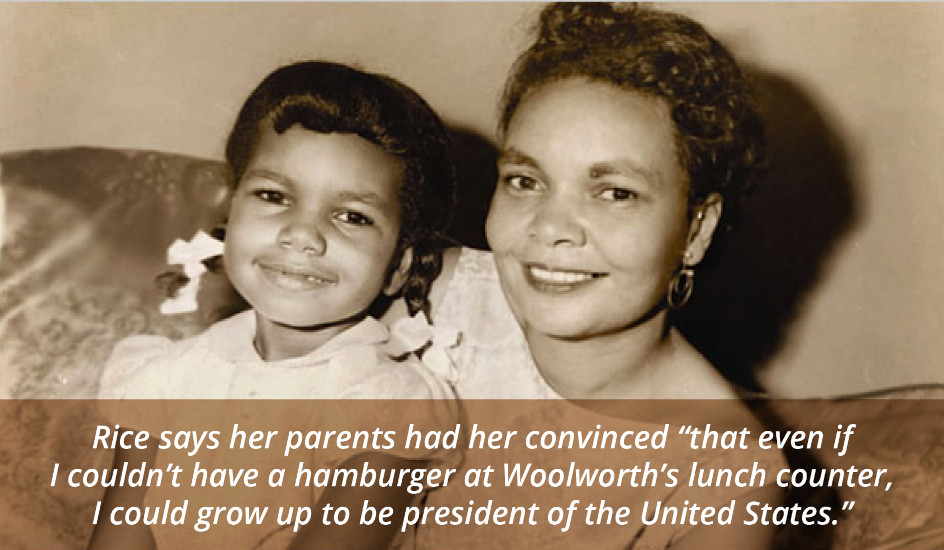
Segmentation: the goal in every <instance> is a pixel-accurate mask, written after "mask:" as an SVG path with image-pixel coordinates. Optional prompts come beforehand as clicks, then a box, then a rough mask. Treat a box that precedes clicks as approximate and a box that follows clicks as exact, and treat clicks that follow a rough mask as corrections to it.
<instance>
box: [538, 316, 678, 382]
mask: <svg viewBox="0 0 944 550" xmlns="http://www.w3.org/2000/svg"><path fill="white" fill-rule="evenodd" d="M525 333H526V336H527V339H528V345H529V347H530V348H531V355H532V356H533V357H534V361H535V364H536V365H537V367H538V370H539V371H540V372H541V374H542V376H543V377H544V379H545V380H546V381H547V383H548V384H549V385H550V386H551V387H552V388H553V389H554V390H555V391H556V392H557V393H558V394H559V395H561V396H562V397H564V398H567V399H625V398H643V397H653V396H654V394H656V393H657V390H658V388H654V387H653V386H654V385H655V384H656V380H657V379H658V378H659V376H658V375H659V374H660V371H664V366H665V365H667V364H669V363H671V357H672V356H673V355H674V348H675V346H674V342H675V338H674V337H673V334H674V333H673V331H670V330H668V329H667V326H666V319H665V315H664V314H660V315H657V316H655V317H654V318H652V319H651V320H649V321H648V322H646V323H643V324H642V325H639V326H635V327H632V328H629V329H625V330H623V331H619V332H615V333H611V334H606V335H600V336H595V337H592V338H587V339H584V340H561V339H557V338H552V337H548V336H546V335H541V334H535V333H530V332H529V331H528V330H527V329H525Z"/></svg>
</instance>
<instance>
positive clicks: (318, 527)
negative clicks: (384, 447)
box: [289, 453, 427, 550]
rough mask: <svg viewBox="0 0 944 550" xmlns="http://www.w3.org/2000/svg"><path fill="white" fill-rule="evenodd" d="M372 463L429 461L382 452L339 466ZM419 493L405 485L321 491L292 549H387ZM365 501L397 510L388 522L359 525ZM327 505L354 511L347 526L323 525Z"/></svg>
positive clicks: (414, 464)
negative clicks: (306, 523)
mask: <svg viewBox="0 0 944 550" xmlns="http://www.w3.org/2000/svg"><path fill="white" fill-rule="evenodd" d="M366 462H369V463H370V465H371V467H372V468H374V469H378V470H379V469H386V468H424V467H426V465H427V461H422V460H408V459H405V458H400V457H396V456H392V455H388V454H383V453H363V454H359V455H356V456H354V457H351V458H349V459H348V460H346V461H344V462H343V463H342V464H341V465H339V466H338V468H356V469H358V470H360V469H361V466H362V465H363V464H364V463H366ZM419 496H420V495H419V494H416V495H411V494H410V493H408V492H407V488H406V487H383V488H378V487H329V488H327V489H325V491H324V493H322V494H321V498H320V499H318V503H317V504H316V505H315V507H314V509H313V510H312V521H311V522H310V523H308V525H306V526H304V527H302V528H301V529H299V531H298V534H297V535H296V536H295V538H294V539H293V540H292V543H291V544H290V545H289V550H302V549H304V550H315V549H326V550H347V549H354V548H356V549H359V550H367V549H370V548H377V549H385V548H388V547H389V546H390V544H391V543H392V542H393V539H394V537H396V535H397V533H398V532H399V531H400V524H401V522H402V521H403V513H404V511H405V510H406V507H407V506H409V505H410V504H411V503H412V502H413V501H414V500H416V499H417V498H418V497H419ZM364 501H370V505H371V506H372V507H373V508H375V509H376V510H378V511H379V510H380V509H381V508H383V507H385V506H390V507H392V508H393V510H394V514H393V516H391V517H390V518H389V523H390V524H389V525H381V524H380V523H379V522H377V521H375V522H374V523H373V524H372V525H360V524H359V522H358V519H357V518H359V517H360V513H361V508H362V506H363V503H364ZM325 504H331V505H332V506H345V507H347V509H348V510H350V511H351V516H352V517H351V519H349V520H348V522H347V523H346V524H345V525H323V524H322V523H321V515H322V512H321V510H322V508H323V507H324V505H325Z"/></svg>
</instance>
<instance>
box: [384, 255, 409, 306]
mask: <svg viewBox="0 0 944 550" xmlns="http://www.w3.org/2000/svg"><path fill="white" fill-rule="evenodd" d="M412 266H413V248H412V247H409V248H407V249H406V250H404V251H403V252H402V253H401V254H400V263H399V265H397V267H396V268H395V269H394V270H393V271H391V272H390V275H389V276H387V283H386V284H385V285H384V287H383V293H384V294H385V295H387V296H396V295H397V293H398V292H400V289H402V288H403V285H404V284H405V283H406V278H407V277H408V276H409V275H410V267H412Z"/></svg>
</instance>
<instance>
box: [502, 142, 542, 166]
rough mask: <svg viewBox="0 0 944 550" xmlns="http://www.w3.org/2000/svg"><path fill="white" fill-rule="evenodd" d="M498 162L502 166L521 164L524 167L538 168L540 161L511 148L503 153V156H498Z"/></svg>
mask: <svg viewBox="0 0 944 550" xmlns="http://www.w3.org/2000/svg"><path fill="white" fill-rule="evenodd" d="M498 162H499V163H500V164H501V163H506V164H520V165H523V166H530V167H532V168H538V161H536V160H534V159H533V158H531V157H529V156H528V155H526V154H524V153H522V152H521V151H519V150H517V149H515V148H514V147H509V148H508V149H505V150H504V151H502V152H501V155H499V156H498Z"/></svg>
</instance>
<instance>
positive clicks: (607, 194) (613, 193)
mask: <svg viewBox="0 0 944 550" xmlns="http://www.w3.org/2000/svg"><path fill="white" fill-rule="evenodd" d="M598 196H599V197H600V198H601V199H603V200H605V201H612V202H622V201H630V200H633V199H635V198H638V197H639V195H638V194H637V193H636V192H635V191H632V190H630V189H625V188H623V187H609V188H607V189H604V190H603V191H600V194H599V195H598Z"/></svg>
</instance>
